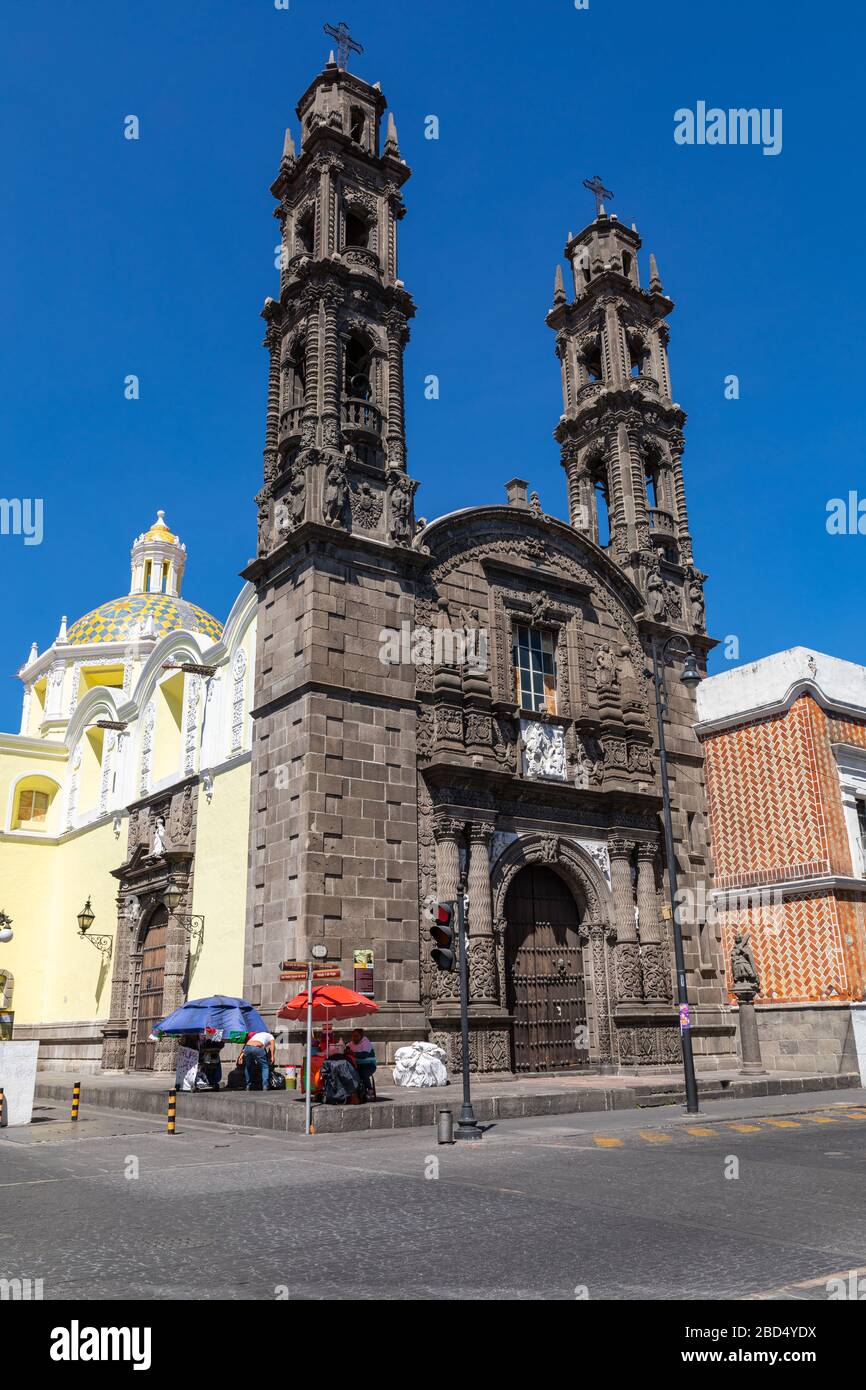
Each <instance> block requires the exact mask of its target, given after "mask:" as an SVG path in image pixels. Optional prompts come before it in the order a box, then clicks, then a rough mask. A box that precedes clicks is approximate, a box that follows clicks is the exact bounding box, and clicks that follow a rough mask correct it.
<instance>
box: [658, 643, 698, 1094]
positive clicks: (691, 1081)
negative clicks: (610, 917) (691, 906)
mask: <svg viewBox="0 0 866 1390" xmlns="http://www.w3.org/2000/svg"><path fill="white" fill-rule="evenodd" d="M653 674H654V677H655V688H656V716H657V719H658V726H659V766H660V768H661V777H662V802H663V806H664V817H663V818H664V825H665V855H666V858H667V861H668V882H669V884H670V890H671V911H672V913H673V924H674V958H675V960H676V967H677V1002H678V1004H679V1007H680V1041H681V1043H682V1049H683V1071H684V1072H685V1081H686V1111H687V1113H688V1114H689V1115H697V1114H698V1113H699V1106H698V1083H697V1080H696V1078H695V1059H694V1056H693V1054H692V1026H691V1017H690V1015H689V992H688V986H687V984H686V960H685V955H684V953H683V934H682V930H681V928H680V908H679V900H678V890H677V861H676V856H675V855H674V831H673V823H672V821H671V791H670V783H669V781H668V754H667V746H666V744H665V714H666V713H667V691H665V699H664V701H663V700H662V689H663V684H662V683H663V681H664V651H663V652H662V660H661V662H659V653H658V646H657V644H656V641H655V638H653Z"/></svg>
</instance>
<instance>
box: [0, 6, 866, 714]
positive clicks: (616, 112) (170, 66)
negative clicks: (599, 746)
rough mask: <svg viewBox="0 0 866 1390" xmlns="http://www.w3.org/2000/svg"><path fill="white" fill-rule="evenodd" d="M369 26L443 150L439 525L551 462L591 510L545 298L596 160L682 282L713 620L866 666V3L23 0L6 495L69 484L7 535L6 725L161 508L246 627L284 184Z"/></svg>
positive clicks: (13, 31) (8, 68)
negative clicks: (844, 525)
mask: <svg viewBox="0 0 866 1390" xmlns="http://www.w3.org/2000/svg"><path fill="white" fill-rule="evenodd" d="M818 15H820V24H818V23H817V22H816V20H817V18H818ZM340 19H345V20H346V21H347V22H348V23H349V24H350V26H351V27H352V29H353V32H355V33H356V34H357V36H358V37H359V38H360V39H361V41H362V42H363V43H364V45H365V47H366V53H365V54H364V56H363V57H362V58H360V59H356V60H354V63H353V68H354V70H355V71H357V72H358V73H359V74H360V75H361V76H362V77H364V78H366V79H367V80H368V81H371V82H372V81H376V80H380V81H381V83H382V87H383V89H384V92H385V95H386V97H387V98H388V101H389V103H390V105H391V107H392V108H393V110H394V112H395V115H396V118H397V122H398V129H399V133H400V143H401V149H402V153H403V156H404V158H406V159H407V160H408V161H409V163H410V164H411V165H412V167H413V170H414V176H413V178H412V180H411V181H410V183H409V184H408V186H407V189H406V199H407V203H408V206H409V216H408V217H407V218H406V220H405V221H404V222H403V223H402V225H401V233H402V240H401V273H402V275H403V277H404V279H405V280H406V283H407V287H408V288H409V289H410V290H411V292H412V293H413V295H414V296H415V299H416V301H417V303H418V310H419V312H418V317H417V319H416V321H415V325H414V329H413V335H412V342H411V344H410V347H409V352H408V357H407V371H406V382H407V398H408V410H407V414H408V427H409V432H410V433H409V438H410V469H411V472H412V473H413V475H414V476H415V477H417V478H420V479H421V483H422V488H421V492H420V493H419V497H418V510H419V513H420V514H422V515H425V516H427V517H428V518H430V517H433V516H435V515H437V514H438V513H440V512H442V511H446V510H450V509H452V508H456V507H461V506H469V505H472V504H473V503H480V502H485V501H489V500H491V499H492V500H497V499H499V500H501V499H502V498H503V497H504V492H503V484H504V482H505V481H506V479H508V478H510V477H512V476H513V475H514V474H519V475H521V476H524V477H526V478H528V479H530V481H531V484H532V486H533V487H534V488H537V489H538V491H539V493H540V495H541V498H542V502H543V504H544V506H545V509H546V510H548V511H551V512H554V513H557V514H560V515H564V513H565V490H564V485H563V476H562V470H561V467H560V464H559V459H558V451H557V448H556V445H555V444H554V442H553V440H552V437H551V431H552V430H553V428H554V426H555V424H556V421H557V418H558V415H559V412H560V409H561V398H560V387H559V370H558V364H557V362H556V359H555V357H554V355H553V338H552V334H551V333H550V331H549V329H547V328H546V326H545V323H544V316H545V313H546V311H547V309H548V308H549V306H550V302H551V297H552V287H553V274H554V269H555V266H556V264H557V260H558V258H559V257H560V256H561V253H562V248H563V245H564V243H565V239H566V235H567V233H568V231H569V229H570V228H573V229H574V230H575V231H577V230H578V229H579V228H580V227H581V226H583V225H584V224H585V223H586V222H587V221H589V220H590V218H591V216H592V213H593V205H592V202H591V200H590V198H589V195H588V194H587V193H586V192H585V191H584V189H583V188H582V187H581V182H582V180H583V178H584V177H586V176H587V175H591V174H595V173H597V172H598V173H600V174H601V175H602V176H603V178H604V180H605V182H606V183H607V184H608V186H609V187H610V188H612V189H613V190H614V192H615V194H616V197H615V199H614V202H613V203H612V204H611V208H612V210H614V211H616V212H617V213H618V215H619V217H620V218H622V219H623V220H624V221H627V222H628V223H631V222H632V221H635V222H636V223H637V226H638V229H639V231H640V233H641V235H642V237H643V239H644V251H643V253H642V256H643V273H644V278H645V279H646V262H647V257H648V253H649V251H650V250H652V251H654V252H655V253H656V256H657V257H658V261H659V266H660V269H661V273H662V278H663V280H664V283H665V288H666V290H667V292H668V293H669V294H671V296H672V297H673V298H674V300H675V301H676V303H677V310H676V312H675V314H674V316H673V319H672V321H671V327H672V339H671V348H670V356H671V368H672V376H673V387H674V396H675V399H676V400H678V401H679V402H680V403H681V404H682V405H683V407H684V408H685V409H686V411H687V412H688V415H689V419H688V424H687V451H686V455H685V466H686V484H687V489H688V501H689V509H690V514H691V522H692V530H693V533H694V536H695V551H696V558H697V561H698V564H699V565H700V566H701V567H702V568H703V569H705V570H706V571H707V572H708V573H709V574H710V583H709V585H708V590H707V594H708V617H709V627H710V630H711V632H712V633H713V634H714V635H715V636H718V637H721V638H723V637H725V636H726V635H728V634H735V635H736V636H737V637H738V638H739V643H740V660H741V661H749V660H754V659H756V658H758V657H760V656H762V655H765V654H767V653H769V652H772V651H778V650H781V649H783V648H785V647H789V646H793V645H795V644H797V643H802V644H804V645H807V646H813V647H816V648H818V649H819V650H824V651H827V652H830V653H832V654H834V655H837V656H841V657H846V658H848V659H850V660H855V661H863V660H864V651H863V621H862V607H863V598H862V595H863V583H862V574H863V566H864V557H866V537H863V536H830V535H828V534H827V531H826V526H825V519H826V508H827V503H828V501H829V499H831V498H833V497H837V496H842V497H847V495H848V493H849V492H850V491H851V490H855V491H858V494H859V496H861V497H863V498H866V470H864V466H863V440H864V436H866V430H864V423H866V422H864V403H863V402H864V392H863V389H862V383H861V380H860V375H861V364H860V361H859V355H858V354H859V349H860V346H861V345H862V343H863V341H864V328H866V324H864V296H863V289H862V284H863V273H862V263H861V262H862V255H861V251H860V246H861V243H862V218H863V214H864V207H863V203H864V193H863V185H862V179H861V176H860V171H861V165H862V160H861V154H860V149H859V144H855V141H858V140H859V137H860V130H861V124H862V116H861V111H860V107H859V92H860V90H861V82H860V76H861V74H860V73H858V72H857V71H856V70H855V62H856V61H857V54H858V52H859V51H860V50H861V47H862V37H863V19H862V12H861V10H860V8H859V7H856V6H854V5H853V4H851V5H825V6H823V7H822V8H821V10H820V11H816V10H815V9H813V8H812V7H807V6H805V5H796V6H794V5H790V6H786V5H780V4H775V5H762V6H755V5H754V4H753V3H749V2H748V0H729V3H727V4H725V5H716V6H713V7H704V6H698V5H695V4H694V0H667V3H664V4H656V5H647V4H642V3H639V0H590V3H589V8H588V9H586V10H577V9H576V8H575V6H574V3H573V0H540V3H536V4H534V5H531V6H530V5H524V4H519V3H516V0H500V3H492V2H491V0H474V3H473V4H472V5H471V6H470V5H468V4H464V3H461V4H457V3H453V2H451V0H449V2H448V3H444V2H443V3H439V4H435V5H434V4H424V5H422V4H416V5H412V6H409V5H407V4H405V0H403V3H399V2H398V0H380V2H379V3H377V4H375V5H372V4H368V3H356V0H340V3H339V4H338V5H336V7H334V6H331V5H324V6H323V5H321V4H319V3H313V0H290V8H289V9H288V10H279V9H277V8H276V7H275V5H274V3H273V0H236V2H233V0H148V3H147V4H141V3H139V4H132V3H129V0H88V3H87V5H86V6H72V5H69V4H68V3H67V4H63V3H59V0H42V2H41V3H40V4H39V5H29V6H26V7H25V6H18V7H16V12H15V13H14V14H13V13H12V12H11V10H10V9H8V8H7V12H6V14H5V15H4V18H3V21H2V34H0V39H2V43H0V54H2V56H0V75H2V82H0V143H2V148H3V151H4V156H3V164H2V184H3V195H4V196H3V203H4V216H3V218H2V221H0V284H2V304H3V320H2V323H3V331H2V336H0V353H2V360H0V412H2V474H0V496H4V497H7V498H8V497H41V498H43V499H44V540H43V543H42V544H41V545H40V546H25V545H24V544H23V540H22V538H21V537H15V536H0V580H2V585H3V594H4V603H3V609H2V612H3V621H2V630H0V642H2V649H3V653H4V661H5V672H4V676H5V679H4V680H3V681H2V682H0V727H2V728H10V727H11V728H17V719H18V710H19V705H20V692H19V688H18V682H17V681H16V680H15V679H14V678H13V676H14V672H15V670H16V669H17V667H18V666H19V664H20V663H21V661H22V660H23V659H24V658H25V656H26V654H27V652H28V650H29V647H30V643H31V642H32V641H33V640H34V639H36V640H37V641H38V643H39V646H40V650H42V649H43V648H44V647H45V646H46V645H48V643H50V641H51V640H52V639H53V637H54V636H55V634H56V631H57V627H58V624H59V620H60V616H61V614H62V613H66V614H68V616H69V619H70V621H71V620H72V619H74V618H76V617H78V616H80V615H81V614H82V613H84V612H86V611H87V610H89V609H90V608H92V607H94V606H96V605H97V604H99V603H100V602H103V601H105V600H106V599H108V598H111V597H115V596H116V595H118V594H121V593H125V592H126V591H127V588H128V551H129V544H130V542H131V540H132V538H133V536H134V535H135V534H136V533H137V532H138V531H140V530H141V529H143V528H144V527H145V526H146V525H148V524H149V523H150V521H151V520H152V518H153V516H154V513H155V511H156V509H157V507H162V508H165V510H166V513H167V519H168V521H169V522H170V524H171V525H172V526H173V527H174V528H175V529H177V530H178V531H179V532H180V534H181V535H182V537H183V539H184V540H185V541H186V544H187V547H188V551H189V563H188V567H187V576H186V581H185V586H184V593H185V596H186V597H188V598H191V599H193V600H194V601H195V602H198V603H200V604H202V605H203V606H204V607H206V608H208V609H210V610H211V611H212V612H214V613H215V614H216V615H217V616H219V617H224V616H225V614H226V613H227V611H228V609H229V607H230V606H231V603H232V601H233V599H234V598H235V596H236V594H237V591H238V589H239V587H240V581H239V579H238V577H237V576H238V571H239V570H240V569H241V568H242V566H243V565H244V563H245V562H246V560H247V558H248V557H249V556H250V555H251V554H252V553H253V549H254V544H255V539H254V537H255V507H254V504H253V496H254V494H255V492H256V490H257V488H258V487H259V485H260V476H261V450H262V442H263V431H264V412H265V393H266V370H267V364H266V355H265V353H264V351H263V350H262V348H261V347H260V342H261V336H262V324H261V321H260V319H259V318H258V313H259V310H260V308H261V304H262V301H263V300H264V298H265V296H266V295H268V294H273V293H274V292H275V289H276V285H277V273H276V271H275V270H274V269H273V247H274V243H275V240H276V229H277V224H276V222H275V221H274V220H273V218H272V216H271V212H272V207H273V200H272V199H271V197H270V194H269V193H268V186H269V184H270V182H271V180H272V179H273V177H274V175H275V173H276V169H277V163H278V159H279V154H280V149H281V145H282V136H283V130H284V127H285V126H286V124H287V123H291V124H292V125H293V127H294V128H295V129H296V124H297V123H296V118H295V114H294V108H295V105H296V102H297V99H298V97H299V96H300V94H301V93H302V91H303V90H304V89H305V87H306V86H307V84H308V83H309V81H310V79H311V78H312V76H313V75H314V74H315V73H316V72H317V71H318V70H319V69H320V68H321V67H322V66H323V65H324V62H325V61H326V59H327V48H328V40H326V39H325V37H324V35H323V33H322V24H323V23H324V22H325V21H326V20H327V21H332V22H336V21H338V20H340ZM699 100H703V101H706V102H707V104H708V105H709V106H720V107H725V108H727V107H738V106H757V107H768V108H781V109H782V111H783V147H782V152H781V153H780V154H779V155H778V156H777V157H766V156H764V155H762V152H761V149H760V148H758V147H753V146H747V147H742V146H733V147H730V146H726V147H710V146H681V145H677V144H676V143H675V142H674V138H673V133H674V112H675V111H676V110H677V109H678V108H681V107H691V108H694V107H695V106H696V103H697V102H698V101H699ZM129 114H135V115H137V116H138V117H139V119H140V123H141V138H140V139H139V140H138V141H137V142H132V141H127V140H125V139H124V138H123V121H124V117H125V116H127V115H129ZM430 114H435V115H437V116H438V117H439V120H440V139H439V140H438V141H429V140H425V138H424V121H425V117H426V116H428V115H430ZM129 373H135V374H137V375H138V376H139V378H140V381H141V398H140V400H138V401H135V402H130V401H126V400H125V399H124V390H123V383H124V378H125V377H126V375H127V374H129ZM430 373H435V374H436V375H438V376H439V377H440V380H441V398H440V399H439V400H438V401H435V402H433V401H427V400H425V398H424V379H425V377H426V376H427V375H428V374H430ZM732 373H733V374H736V375H737V376H738V377H739V380H740V399H739V400H737V401H728V400H726V399H725V395H724V381H725V377H726V376H727V375H729V374H732ZM724 665H725V661H724V658H723V656H722V655H721V654H717V655H716V656H715V658H714V659H713V667H714V669H721V668H722V667H723V666H724Z"/></svg>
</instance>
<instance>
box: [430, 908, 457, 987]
mask: <svg viewBox="0 0 866 1390" xmlns="http://www.w3.org/2000/svg"><path fill="white" fill-rule="evenodd" d="M453 918H454V904H453V903H437V904H436V906H435V907H434V909H433V925H432V926H431V928H430V935H431V936H432V938H433V940H434V941H435V942H436V945H435V946H434V947H433V950H432V951H431V952H430V955H431V956H432V958H433V961H434V963H435V965H436V966H437V968H438V969H439V970H447V971H448V972H449V973H451V972H453V970H454V967H455V965H456V964H457V948H456V943H455V941H454V925H453Z"/></svg>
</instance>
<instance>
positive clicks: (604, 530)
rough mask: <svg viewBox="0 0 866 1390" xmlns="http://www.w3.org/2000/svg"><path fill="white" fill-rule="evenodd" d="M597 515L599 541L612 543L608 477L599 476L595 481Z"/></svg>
mask: <svg viewBox="0 0 866 1390" xmlns="http://www.w3.org/2000/svg"><path fill="white" fill-rule="evenodd" d="M595 516H596V526H597V528H598V543H599V545H602V546H607V545H610V499H609V497H608V495H607V479H606V478H597V479H596V483H595Z"/></svg>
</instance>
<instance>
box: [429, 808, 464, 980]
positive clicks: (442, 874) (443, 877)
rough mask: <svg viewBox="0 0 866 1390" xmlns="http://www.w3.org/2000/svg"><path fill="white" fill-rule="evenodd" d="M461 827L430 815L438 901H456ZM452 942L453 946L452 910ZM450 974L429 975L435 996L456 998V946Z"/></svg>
mask: <svg viewBox="0 0 866 1390" xmlns="http://www.w3.org/2000/svg"><path fill="white" fill-rule="evenodd" d="M464 829H465V826H464V822H463V821H462V820H455V819H453V818H452V817H451V816H441V815H437V816H434V817H433V837H434V839H435V841H436V897H437V898H438V900H439V901H440V902H456V900H457V894H458V891H459V889H460V842H461V840H462V839H463V832H464ZM454 928H455V931H454V941H455V946H457V923H456V913H455V923H454ZM457 956H458V960H457V962H456V965H457V968H455V970H454V973H453V974H450V975H449V974H446V973H444V972H443V971H441V970H437V971H436V972H435V974H434V976H433V993H434V996H435V997H436V998H437V999H459V998H460V975H459V964H460V962H459V949H458V951H457Z"/></svg>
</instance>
